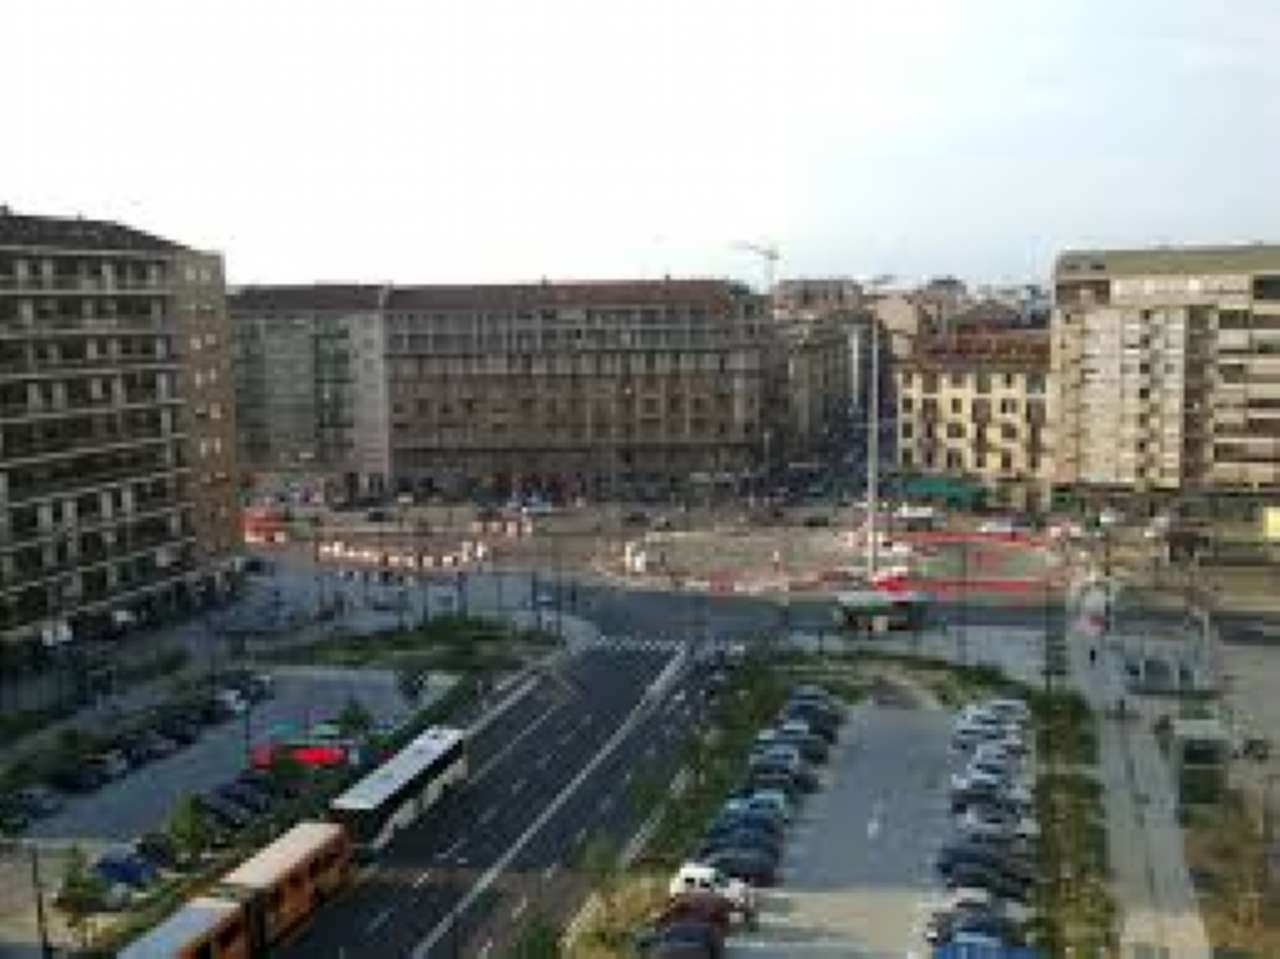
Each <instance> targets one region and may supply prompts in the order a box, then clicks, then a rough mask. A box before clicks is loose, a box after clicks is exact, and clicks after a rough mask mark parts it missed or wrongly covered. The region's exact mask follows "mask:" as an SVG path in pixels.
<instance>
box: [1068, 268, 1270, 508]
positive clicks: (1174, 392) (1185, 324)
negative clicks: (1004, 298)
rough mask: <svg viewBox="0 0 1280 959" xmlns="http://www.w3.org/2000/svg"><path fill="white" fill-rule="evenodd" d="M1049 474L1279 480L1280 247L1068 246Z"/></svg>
mask: <svg viewBox="0 0 1280 959" xmlns="http://www.w3.org/2000/svg"><path fill="white" fill-rule="evenodd" d="M1055 294H1056V307H1055V310H1054V315H1053V322H1052V336H1053V372H1054V392H1055V395H1054V417H1055V420H1056V422H1057V426H1058V430H1057V440H1056V453H1055V461H1056V470H1055V480H1056V482H1057V484H1058V485H1059V486H1061V487H1064V488H1065V489H1068V490H1071V489H1074V490H1078V491H1088V490H1093V491H1123V492H1150V493H1152V494H1155V495H1159V494H1160V493H1161V491H1163V493H1165V494H1169V493H1176V492H1178V491H1183V490H1201V491H1208V490H1212V491H1215V492H1216V493H1225V492H1231V491H1235V492H1238V493H1249V492H1254V491H1270V494H1271V495H1272V496H1274V495H1275V492H1276V490H1277V489H1280V246H1265V245H1261V244H1258V245H1251V246H1236V247H1230V246H1228V247H1187V248H1157V249H1151V250H1098V251H1069V252H1066V253H1063V254H1062V255H1061V256H1060V257H1059V258H1058V261H1057V264H1056V269H1055Z"/></svg>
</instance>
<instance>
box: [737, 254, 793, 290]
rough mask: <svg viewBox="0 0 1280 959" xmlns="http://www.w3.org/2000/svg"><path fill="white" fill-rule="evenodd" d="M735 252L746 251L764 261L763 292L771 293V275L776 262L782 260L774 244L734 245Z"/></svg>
mask: <svg viewBox="0 0 1280 959" xmlns="http://www.w3.org/2000/svg"><path fill="white" fill-rule="evenodd" d="M733 248H734V249H735V250H746V251H747V252H748V253H754V254H755V255H756V256H758V257H760V258H761V259H762V260H764V284H765V285H764V291H765V293H767V294H772V293H773V273H774V270H775V269H776V264H777V262H778V261H779V260H780V259H782V254H781V253H779V252H778V247H777V245H776V244H774V243H746V242H743V243H735V244H734V245H733Z"/></svg>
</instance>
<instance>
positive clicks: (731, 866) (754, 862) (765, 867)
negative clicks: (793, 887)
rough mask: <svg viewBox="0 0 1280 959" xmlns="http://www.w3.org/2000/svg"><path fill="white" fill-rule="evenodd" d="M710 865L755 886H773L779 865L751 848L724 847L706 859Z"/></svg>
mask: <svg viewBox="0 0 1280 959" xmlns="http://www.w3.org/2000/svg"><path fill="white" fill-rule="evenodd" d="M706 863H707V865H708V866H711V867H713V868H715V869H718V870H719V871H720V872H723V873H724V874H725V875H728V876H733V877H734V878H735V879H741V880H742V881H743V882H749V883H751V884H752V885H753V886H772V885H773V884H774V882H775V881H776V879H777V866H776V864H775V863H774V862H773V861H772V860H771V859H770V858H769V857H768V856H767V855H765V854H763V853H760V852H756V851H754V850H751V849H723V850H721V851H720V852H717V853H715V854H714V855H711V856H708V857H707V859H706Z"/></svg>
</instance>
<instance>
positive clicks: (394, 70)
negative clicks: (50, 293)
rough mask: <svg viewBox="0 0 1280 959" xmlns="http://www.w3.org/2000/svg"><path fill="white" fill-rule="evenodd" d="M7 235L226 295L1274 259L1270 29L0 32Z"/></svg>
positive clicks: (1166, 6) (323, 6)
mask: <svg viewBox="0 0 1280 959" xmlns="http://www.w3.org/2000/svg"><path fill="white" fill-rule="evenodd" d="M4 18H5V35H6V39H5V43H4V53H3V56H0V89H3V90H4V91H5V92H6V96H5V98H4V99H5V122H4V126H3V127H2V128H0V129H3V130H4V139H3V148H2V149H0V202H3V203H8V204H9V205H10V206H12V207H14V208H15V209H18V210H22V211H29V212H50V213H76V212H80V213H83V214H85V215H87V216H101V217H112V218H118V219H122V220H126V221H129V222H132V223H135V224H137V225H140V226H143V227H146V228H150V229H153V230H155V231H157V232H160V233H164V234H166V235H169V236H172V237H174V238H176V239H179V240H181V241H184V242H189V243H192V244H194V245H198V246H202V247H209V248H215V249H221V250H222V251H224V253H225V254H226V257H227V263H228V273H229V275H230V278H231V279H232V280H233V281H239V282H270V281H279V282H284V281H309V280H313V279H362V280H383V279H387V280H397V281H400V282H413V281H422V282H448V281H496V280H519V279H535V278H538V277H541V276H544V275H545V276H548V277H551V278H569V277H609V276H637V275H642V276H653V275H660V274H662V273H664V272H670V273H672V274H679V275H690V274H694V275H733V276H737V277H740V278H743V279H747V280H749V281H751V282H753V283H756V282H759V280H760V279H761V269H760V267H759V264H758V263H757V262H756V261H755V259H754V258H752V257H751V256H750V255H749V254H745V253H742V252H738V251H735V250H734V249H732V245H733V243H734V242H735V241H739V240H757V239H764V238H768V239H772V240H773V241H775V242H777V243H778V244H779V245H780V246H781V248H782V251H783V262H782V265H781V270H780V273H781V275H784V276H786V275H819V274H826V273H846V274H852V275H856V276H866V275H870V274H873V273H881V272H888V273H893V274H897V275H900V276H908V277H918V276H922V275H926V274H931V273H939V272H954V273H956V274H959V275H961V276H964V277H966V278H969V279H990V280H1009V279H1023V278H1028V277H1031V276H1034V275H1037V274H1044V273H1046V272H1047V271H1048V269H1049V267H1050V264H1051V261H1052V257H1053V254H1054V252H1055V251H1056V250H1057V249H1059V248H1061V247H1062V246H1064V245H1084V244H1141V243H1156V242H1219V241H1248V240H1255V239H1271V240H1277V239H1280V57H1278V56H1277V55H1276V51H1277V50H1280V2H1277V0H1204V2H1192V0H1187V2H1179V0H1062V2H1059V3H1048V2H1035V0H1007V2H1005V0H992V2H985V0H949V2H941V0H940V2H920V3H911V2H907V0H883V2H872V0H832V2H819V0H780V2H751V0H635V2H614V0H459V2H447V0H437V2H433V0H404V2H397V0H362V2H353V0H306V2H296V0H295V2H285V0H181V2H177V3H175V2H171V0H9V3H8V4H7V5H6V7H5V9H4Z"/></svg>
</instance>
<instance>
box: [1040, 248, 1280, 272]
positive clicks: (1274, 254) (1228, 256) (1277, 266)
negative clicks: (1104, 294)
mask: <svg viewBox="0 0 1280 959" xmlns="http://www.w3.org/2000/svg"><path fill="white" fill-rule="evenodd" d="M1271 271H1275V272H1280V244H1270V243H1249V244H1238V245H1234V246H1157V247H1150V248H1147V249H1139V250H1064V251H1063V252H1062V253H1061V254H1059V256H1058V259H1057V262H1056V263H1055V264H1054V277H1055V278H1056V279H1058V280H1071V279H1087V278H1090V277H1096V278H1102V277H1107V276H1132V275H1147V274H1159V273H1256V272H1271Z"/></svg>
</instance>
